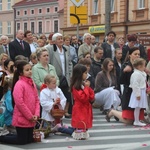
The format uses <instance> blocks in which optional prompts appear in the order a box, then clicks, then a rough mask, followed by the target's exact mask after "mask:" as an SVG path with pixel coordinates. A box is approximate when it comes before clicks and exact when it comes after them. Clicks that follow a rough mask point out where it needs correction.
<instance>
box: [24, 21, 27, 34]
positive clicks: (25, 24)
mask: <svg viewBox="0 0 150 150" xmlns="http://www.w3.org/2000/svg"><path fill="white" fill-rule="evenodd" d="M25 31H27V23H26V22H25V23H24V32H25Z"/></svg>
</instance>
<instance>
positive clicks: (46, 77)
mask: <svg viewBox="0 0 150 150" xmlns="http://www.w3.org/2000/svg"><path fill="white" fill-rule="evenodd" d="M53 79H55V80H56V77H55V76H53V75H50V74H48V75H46V76H45V78H44V83H45V84H46V83H51V82H52V80H53Z"/></svg>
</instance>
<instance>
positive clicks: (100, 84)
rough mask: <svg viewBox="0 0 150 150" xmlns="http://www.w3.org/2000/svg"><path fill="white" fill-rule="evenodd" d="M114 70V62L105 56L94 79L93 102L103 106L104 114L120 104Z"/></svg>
mask: <svg viewBox="0 0 150 150" xmlns="http://www.w3.org/2000/svg"><path fill="white" fill-rule="evenodd" d="M116 80H117V79H116V75H115V70H114V62H113V61H112V59H111V58H106V59H105V60H104V62H103V68H102V71H100V72H99V73H98V74H97V76H96V80H95V93H96V94H95V104H98V105H101V106H103V109H104V112H103V114H106V113H107V111H108V110H109V109H110V108H114V109H117V107H118V106H119V105H120V102H121V100H120V98H119V94H120V93H119V91H118V90H116V88H117V81H116Z"/></svg>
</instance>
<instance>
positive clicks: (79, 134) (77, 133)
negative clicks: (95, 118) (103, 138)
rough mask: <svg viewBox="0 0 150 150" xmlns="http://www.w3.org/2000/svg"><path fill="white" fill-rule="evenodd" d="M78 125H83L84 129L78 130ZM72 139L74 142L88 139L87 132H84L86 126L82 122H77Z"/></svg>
mask: <svg viewBox="0 0 150 150" xmlns="http://www.w3.org/2000/svg"><path fill="white" fill-rule="evenodd" d="M80 123H83V125H84V129H79V128H78V126H79V124H80ZM72 137H73V138H74V139H75V140H86V139H88V138H89V137H90V136H89V133H88V132H87V130H86V124H85V122H84V121H80V122H78V124H77V128H76V129H75V130H74V132H73V133H72Z"/></svg>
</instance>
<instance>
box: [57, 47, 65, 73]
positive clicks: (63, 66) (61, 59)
mask: <svg viewBox="0 0 150 150" xmlns="http://www.w3.org/2000/svg"><path fill="white" fill-rule="evenodd" d="M57 50H58V53H59V57H60V61H61V65H62V71H63V75H65V57H64V50H62V52H61V51H60V49H59V48H58V47H57Z"/></svg>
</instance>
